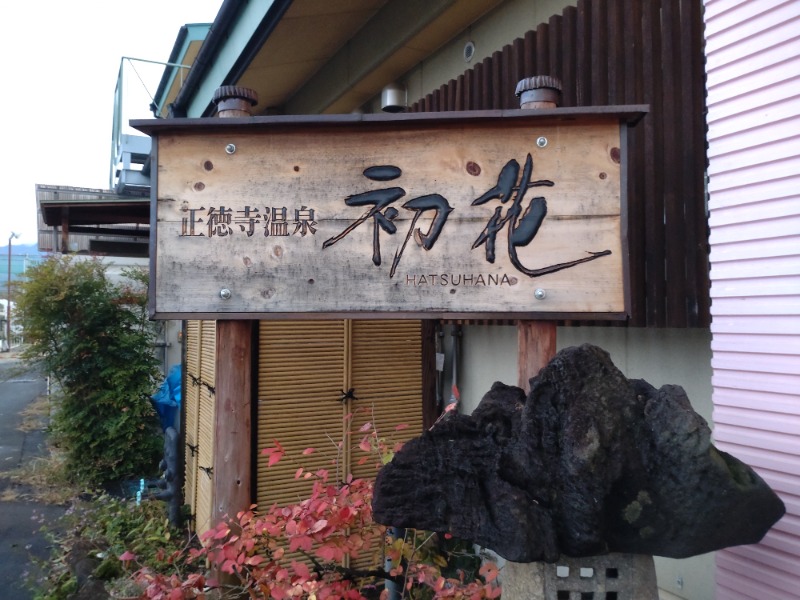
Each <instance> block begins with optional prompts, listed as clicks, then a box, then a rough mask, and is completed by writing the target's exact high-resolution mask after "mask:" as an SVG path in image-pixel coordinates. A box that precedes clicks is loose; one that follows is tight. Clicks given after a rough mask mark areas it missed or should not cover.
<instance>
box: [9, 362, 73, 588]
mask: <svg viewBox="0 0 800 600" xmlns="http://www.w3.org/2000/svg"><path fill="white" fill-rule="evenodd" d="M45 390H46V382H45V379H44V378H43V377H42V376H41V375H39V374H38V373H36V372H35V371H26V370H25V368H24V365H23V364H22V362H21V361H19V360H18V359H16V358H15V357H14V356H13V353H3V354H0V598H2V599H3V600H30V599H31V598H33V592H32V591H31V590H30V589H29V588H28V586H27V582H26V579H27V577H28V576H29V574H30V573H33V572H35V562H34V561H33V560H32V557H38V558H42V559H47V558H48V557H49V552H50V550H49V547H48V542H47V539H46V537H45V536H44V535H43V534H42V532H41V531H40V529H41V526H42V523H43V522H44V523H53V522H54V521H55V520H56V519H57V518H58V517H59V516H60V515H61V514H63V512H64V508H63V507H59V506H51V505H46V504H41V503H38V502H36V501H33V500H30V499H25V490H24V489H20V488H18V487H16V486H15V484H14V483H12V482H10V481H9V480H8V479H7V478H6V477H4V474H5V473H7V472H8V471H11V470H13V469H16V468H17V467H19V466H21V465H23V464H24V463H25V462H27V461H29V460H31V459H32V458H35V457H37V456H41V455H42V454H44V452H45V445H44V444H45V435H44V432H43V431H29V432H25V431H22V430H20V429H19V426H20V424H21V422H22V416H21V415H20V413H21V412H22V411H23V410H24V409H25V408H26V407H27V406H28V405H29V404H30V403H31V402H33V401H34V400H35V399H36V398H37V397H38V396H40V395H42V394H44V393H45ZM9 492H12V493H9ZM7 493H8V496H10V497H14V496H21V498H20V499H15V500H10V501H5V500H3V499H2V498H3V497H4V496H5V495H6V494H7Z"/></svg>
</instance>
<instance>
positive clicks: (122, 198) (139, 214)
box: [36, 184, 150, 229]
mask: <svg viewBox="0 0 800 600" xmlns="http://www.w3.org/2000/svg"><path fill="white" fill-rule="evenodd" d="M36 202H37V204H38V206H39V210H40V212H41V215H42V219H43V220H44V223H45V225H47V226H50V227H54V226H61V225H63V223H64V219H65V218H66V219H67V222H68V223H69V227H70V228H71V229H74V227H73V226H75V225H119V224H134V223H138V224H148V225H149V223H150V195H149V193H142V194H136V195H132V194H126V195H121V194H117V193H116V192H114V191H113V190H98V189H91V188H79V187H70V186H63V185H41V184H37V186H36Z"/></svg>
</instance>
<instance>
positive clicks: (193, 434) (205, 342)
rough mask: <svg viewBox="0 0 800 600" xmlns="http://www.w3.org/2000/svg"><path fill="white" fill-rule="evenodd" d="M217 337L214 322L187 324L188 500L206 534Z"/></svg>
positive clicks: (198, 527)
mask: <svg viewBox="0 0 800 600" xmlns="http://www.w3.org/2000/svg"><path fill="white" fill-rule="evenodd" d="M216 337H217V336H216V323H215V322H214V321H187V323H186V336H185V344H186V377H185V386H184V389H185V393H184V402H185V404H186V408H185V411H184V415H185V425H184V426H185V431H186V471H185V483H184V498H185V502H186V503H187V504H188V505H189V507H190V508H191V511H192V515H193V516H194V529H195V531H196V532H197V533H203V532H204V531H206V530H207V529H208V528H209V527H210V525H211V501H212V500H211V488H212V485H211V484H212V477H213V473H212V472H211V471H210V470H209V469H210V468H211V466H212V465H213V463H214V392H213V390H214V385H215V379H216V375H215V369H216V366H215V356H216V345H217V340H216Z"/></svg>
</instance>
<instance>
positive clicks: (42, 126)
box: [0, 0, 222, 245]
mask: <svg viewBox="0 0 800 600" xmlns="http://www.w3.org/2000/svg"><path fill="white" fill-rule="evenodd" d="M221 5H222V0H134V1H130V0H129V1H127V2H119V1H118V0H71V1H65V0H38V1H33V2H3V3H2V4H0V23H3V34H2V35H0V86H1V87H0V173H2V179H0V181H2V184H0V207H2V212H0V245H5V240H7V239H8V236H9V235H10V234H11V232H12V231H14V232H17V233H19V234H20V235H21V237H20V239H19V240H17V241H15V243H23V244H33V243H36V241H37V220H36V197H35V193H34V186H35V184H37V183H41V184H51V185H71V186H78V187H88V188H102V189H107V188H108V187H109V171H110V160H111V156H110V154H111V126H112V114H113V105H114V88H115V86H116V82H117V74H118V72H119V67H120V59H121V58H122V57H123V56H128V57H133V58H140V59H147V60H155V61H163V62H166V61H167V60H168V59H169V54H170V51H171V50H172V46H173V44H174V43H175V39H176V37H177V35H178V31H179V29H180V27H181V26H182V25H184V24H186V23H211V22H213V20H214V17H216V15H217V11H218V10H219V7H220V6H221ZM133 65H134V66H135V67H136V69H137V71H139V73H140V75H141V76H142V77H143V78H144V79H145V82H146V83H147V87H148V88H149V92H150V94H155V90H156V87H157V86H158V81H159V79H160V77H161V74H162V72H163V67H161V66H146V65H144V64H143V63H136V62H134V63H133ZM127 74H131V78H130V80H129V81H130V82H132V83H134V82H135V83H136V84H137V85H136V86H135V87H137V88H138V89H139V91H140V92H141V99H140V100H138V101H137V105H138V106H139V107H140V110H138V111H135V112H134V107H133V106H132V104H133V100H132V101H131V102H129V103H128V105H127V107H126V113H128V114H129V118H149V117H152V113H150V112H149V111H148V105H149V103H150V99H149V96H148V95H147V94H146V93H145V92H143V90H144V86H142V85H141V84H138V80H137V79H136V74H135V73H133V71H132V70H131V68H130V66H126V76H127ZM132 88H133V85H132Z"/></svg>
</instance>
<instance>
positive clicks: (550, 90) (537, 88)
mask: <svg viewBox="0 0 800 600" xmlns="http://www.w3.org/2000/svg"><path fill="white" fill-rule="evenodd" d="M560 90H561V83H560V82H559V81H558V80H556V79H554V78H551V77H531V78H529V79H523V80H522V81H520V82H519V83H518V84H517V90H516V94H517V96H518V97H519V98H520V108H523V109H537V108H555V107H556V106H557V105H558V104H557V99H558V93H559V92H560ZM544 291H545V293H546V290H544ZM555 354H556V323H555V321H517V365H518V371H519V372H518V376H517V377H518V382H519V383H518V385H519V387H521V388H522V389H523V390H525V392H526V393H528V392H530V379H531V378H532V377H535V376H536V375H538V374H539V371H540V370H541V369H542V368H543V367H544V366H545V365H547V363H548V362H550V359H552V358H553V357H554V356H555ZM544 569H545V566H544V563H541V562H534V563H514V562H511V561H508V562H506V565H505V567H503V600H544V597H545V573H544Z"/></svg>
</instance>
